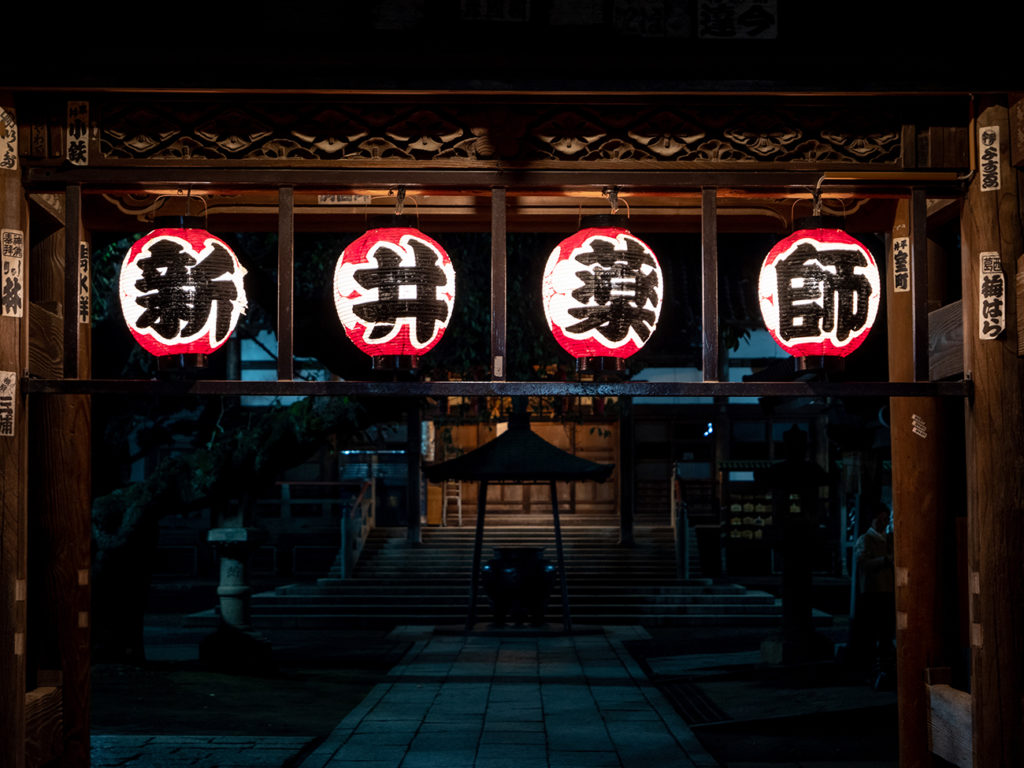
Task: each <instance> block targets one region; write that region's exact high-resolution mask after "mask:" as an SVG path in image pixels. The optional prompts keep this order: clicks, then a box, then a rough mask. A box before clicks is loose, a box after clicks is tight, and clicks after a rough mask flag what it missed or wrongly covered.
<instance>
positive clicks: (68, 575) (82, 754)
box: [29, 361, 92, 766]
mask: <svg viewBox="0 0 1024 768" xmlns="http://www.w3.org/2000/svg"><path fill="white" fill-rule="evenodd" d="M86 362H87V361H86ZM31 418H32V419H33V435H32V445H31V448H30V455H29V464H30V467H31V468H32V472H31V481H30V495H31V500H32V508H33V510H34V516H33V526H32V541H31V549H30V556H31V558H32V563H31V568H30V570H29V574H30V579H31V584H30V587H31V591H30V599H31V600H32V616H33V624H32V627H31V629H32V631H33V633H34V635H33V637H34V639H33V640H32V642H33V643H36V644H38V646H39V647H53V648H55V649H56V653H57V657H56V658H55V659H47V662H48V663H55V664H56V665H58V667H59V669H60V672H61V678H62V681H63V685H62V691H63V693H62V701H63V706H62V719H63V742H64V744H63V749H62V753H63V759H62V763H61V764H62V765H67V766H78V765H88V762H89V710H90V698H89V693H90V692H89V686H90V632H91V629H92V618H91V616H92V613H91V587H90V583H91V572H90V568H91V553H92V516H91V512H92V493H91V491H92V484H91V475H92V463H91V452H92V443H91V434H90V430H91V420H92V409H91V406H90V397H89V395H75V396H73V397H58V396H55V395H39V396H37V397H34V398H33V400H32V403H31Z"/></svg>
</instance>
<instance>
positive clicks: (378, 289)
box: [334, 227, 455, 368]
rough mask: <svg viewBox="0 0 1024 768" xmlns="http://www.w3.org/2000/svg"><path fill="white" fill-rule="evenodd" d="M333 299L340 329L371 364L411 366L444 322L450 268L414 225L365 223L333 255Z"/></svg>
mask: <svg viewBox="0 0 1024 768" xmlns="http://www.w3.org/2000/svg"><path fill="white" fill-rule="evenodd" d="M334 304H335V307H336V308H337V310H338V317H339V318H340V319H341V324H342V325H343V326H344V328H345V333H346V335H347V336H348V337H349V339H351V340H352V342H353V343H354V344H355V345H356V346H357V347H359V349H361V350H362V351H363V352H365V353H366V354H368V355H370V356H371V357H372V358H373V366H374V368H386V367H396V368H416V366H417V362H418V357H419V356H420V355H423V354H425V353H427V352H429V351H430V350H431V349H432V348H433V347H434V345H435V344H437V342H439V341H440V340H441V337H442V336H444V332H445V329H446V328H447V327H448V321H449V320H450V319H451V315H452V307H453V306H454V305H455V268H454V267H453V266H452V262H451V259H450V258H449V257H448V254H447V253H446V252H445V250H444V248H442V247H441V246H440V245H439V244H438V243H437V242H436V241H435V240H433V239H431V238H430V237H428V236H427V235H425V234H423V233H422V232H420V231H419V230H418V229H413V228H412V227H383V228H380V229H371V230H370V231H369V232H367V233H365V234H364V235H362V236H361V237H359V238H358V239H356V240H355V241H354V242H353V243H352V244H351V245H349V246H348V247H347V248H346V249H345V250H344V251H342V254H341V258H340V259H338V263H337V266H336V267H335V270H334Z"/></svg>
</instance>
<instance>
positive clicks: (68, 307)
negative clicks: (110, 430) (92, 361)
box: [64, 184, 88, 379]
mask: <svg viewBox="0 0 1024 768" xmlns="http://www.w3.org/2000/svg"><path fill="white" fill-rule="evenodd" d="M65 199H66V203H65V206H66V208H65V210H66V211H67V219H66V224H65V227H64V376H65V377H66V378H69V379H77V378H81V377H80V376H79V371H78V353H79V349H78V346H79V344H78V325H79V324H78V245H79V242H81V239H82V187H81V185H80V184H69V185H68V188H67V192H66V198H65ZM85 378H88V377H85Z"/></svg>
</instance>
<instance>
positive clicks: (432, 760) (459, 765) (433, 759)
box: [351, 752, 525, 768]
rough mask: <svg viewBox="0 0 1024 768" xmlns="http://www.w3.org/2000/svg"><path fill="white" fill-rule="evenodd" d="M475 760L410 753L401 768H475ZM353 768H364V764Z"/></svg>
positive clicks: (469, 756)
mask: <svg viewBox="0 0 1024 768" xmlns="http://www.w3.org/2000/svg"><path fill="white" fill-rule="evenodd" d="M474 760H475V757H474V753H472V752H470V753H467V754H459V755H456V754H453V753H451V752H415V753H413V752H410V753H409V754H408V755H406V757H405V760H403V761H402V765H401V768H474ZM351 768H363V764H362V763H360V764H359V765H354V766H351ZM523 768H525V766H524V767H523Z"/></svg>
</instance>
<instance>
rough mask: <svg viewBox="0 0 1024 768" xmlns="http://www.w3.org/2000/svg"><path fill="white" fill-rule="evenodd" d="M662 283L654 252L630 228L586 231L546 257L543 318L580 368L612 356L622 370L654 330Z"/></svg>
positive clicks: (599, 227)
mask: <svg viewBox="0 0 1024 768" xmlns="http://www.w3.org/2000/svg"><path fill="white" fill-rule="evenodd" d="M663 285H664V279H663V276H662V272H661V265H660V264H659V263H658V259H657V257H656V256H655V255H654V251H652V250H651V249H650V247H649V246H648V245H647V244H646V243H644V242H643V241H642V240H640V239H639V238H638V237H636V236H635V235H633V234H632V233H631V232H630V231H629V230H627V229H624V228H623V227H619V226H593V227H586V228H584V229H581V230H580V231H579V232H577V233H576V234H574V235H572V236H570V237H567V238H566V239H565V240H563V241H562V242H560V243H559V244H558V245H557V246H555V249H554V250H553V251H552V252H551V255H550V256H549V257H548V261H547V265H546V266H545V268H544V282H543V288H542V292H543V300H544V316H545V318H547V322H548V327H549V328H550V329H551V333H552V334H553V335H554V337H555V340H556V341H557V342H558V343H559V344H560V345H561V346H562V349H564V350H565V351H566V352H568V353H569V354H570V355H572V356H573V357H575V358H576V359H577V365H578V366H579V367H580V369H581V370H585V369H587V368H588V367H589V365H590V364H589V362H588V360H589V358H612V359H613V364H615V365H617V366H618V367H621V364H622V361H623V360H625V358H627V357H629V356H630V355H632V354H634V353H635V352H637V351H638V350H639V349H640V348H641V347H643V345H644V344H645V343H646V342H647V340H648V339H649V338H650V336H651V334H652V333H653V332H654V329H655V328H656V327H657V324H658V317H659V316H660V314H661V303H662V297H663V290H664V289H663Z"/></svg>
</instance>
